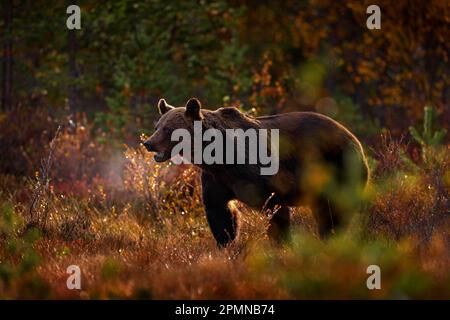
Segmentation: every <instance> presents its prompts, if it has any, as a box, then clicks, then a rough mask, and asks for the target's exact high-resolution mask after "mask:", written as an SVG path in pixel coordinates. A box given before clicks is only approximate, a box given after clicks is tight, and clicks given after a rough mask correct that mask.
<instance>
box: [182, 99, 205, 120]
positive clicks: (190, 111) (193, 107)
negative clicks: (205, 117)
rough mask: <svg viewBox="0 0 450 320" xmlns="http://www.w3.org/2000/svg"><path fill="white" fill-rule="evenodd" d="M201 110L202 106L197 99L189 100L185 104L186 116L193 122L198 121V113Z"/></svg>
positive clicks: (199, 116)
mask: <svg viewBox="0 0 450 320" xmlns="http://www.w3.org/2000/svg"><path fill="white" fill-rule="evenodd" d="M201 108H202V104H201V103H200V101H199V100H198V99H196V98H191V99H189V101H188V102H187V103H186V116H188V117H189V118H192V119H194V120H200V119H201V118H202V114H201V112H200V109H201Z"/></svg>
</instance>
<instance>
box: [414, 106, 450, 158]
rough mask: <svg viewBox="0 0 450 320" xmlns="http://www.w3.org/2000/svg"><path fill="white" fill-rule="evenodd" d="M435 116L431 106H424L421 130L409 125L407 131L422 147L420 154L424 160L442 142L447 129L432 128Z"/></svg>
mask: <svg viewBox="0 0 450 320" xmlns="http://www.w3.org/2000/svg"><path fill="white" fill-rule="evenodd" d="M435 117H436V114H435V111H434V109H433V107H430V106H425V108H424V117H423V129H422V132H419V131H418V130H417V129H416V128H414V127H409V132H410V133H411V135H412V137H413V138H414V139H415V140H416V141H417V142H418V143H419V144H420V145H421V147H422V156H423V159H424V161H425V162H427V160H428V159H429V157H430V152H432V151H433V149H435V148H436V147H438V146H440V145H441V144H442V143H443V141H444V138H445V135H446V134H447V129H445V128H440V129H436V130H434V129H433V122H434V120H435Z"/></svg>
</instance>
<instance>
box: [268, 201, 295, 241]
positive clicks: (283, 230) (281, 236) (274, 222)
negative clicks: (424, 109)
mask: <svg viewBox="0 0 450 320" xmlns="http://www.w3.org/2000/svg"><path fill="white" fill-rule="evenodd" d="M290 224H291V217H290V210H289V207H287V206H280V207H279V208H278V209H275V212H274V213H273V216H272V218H271V219H270V225H269V229H268V230H267V234H268V235H269V238H270V239H272V240H275V241H276V242H278V243H280V242H283V241H286V240H288V239H289V226H290Z"/></svg>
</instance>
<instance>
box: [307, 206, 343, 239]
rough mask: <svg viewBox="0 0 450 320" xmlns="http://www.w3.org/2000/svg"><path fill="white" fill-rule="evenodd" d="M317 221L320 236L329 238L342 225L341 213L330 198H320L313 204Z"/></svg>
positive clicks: (312, 208) (312, 207)
mask: <svg viewBox="0 0 450 320" xmlns="http://www.w3.org/2000/svg"><path fill="white" fill-rule="evenodd" d="M311 210H312V211H313V214H314V216H315V218H316V221H317V226H318V231H319V236H320V237H321V238H328V237H329V236H330V235H331V234H333V233H334V232H336V231H337V230H338V229H339V228H340V227H341V220H342V219H341V213H340V212H339V209H338V208H337V207H336V206H335V205H334V204H333V203H332V202H331V201H330V200H328V199H326V198H320V199H318V200H317V201H315V203H314V204H313V205H312V206H311Z"/></svg>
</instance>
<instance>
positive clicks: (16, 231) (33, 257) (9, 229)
mask: <svg viewBox="0 0 450 320" xmlns="http://www.w3.org/2000/svg"><path fill="white" fill-rule="evenodd" d="M1 214H2V215H1V216H0V257H1V258H0V259H2V260H1V263H0V288H1V287H4V288H5V289H6V290H15V289H17V286H19V287H21V286H23V287H21V288H22V289H24V290H23V292H21V294H23V295H24V296H23V297H27V296H28V294H29V297H33V296H40V297H46V296H47V295H48V287H47V286H46V285H45V284H44V283H43V282H42V279H41V277H40V276H39V275H37V274H36V268H37V266H38V265H39V264H40V261H41V257H40V256H39V255H38V253H37V252H36V250H35V249H34V243H35V242H36V241H37V240H38V239H39V238H40V232H39V231H38V230H37V229H35V228H33V227H30V228H24V224H23V220H22V219H21V218H20V216H18V215H17V213H16V212H15V211H14V209H13V207H12V206H11V204H9V203H4V204H3V205H2V208H1ZM27 290H30V291H28V292H27ZM6 292H8V291H6ZM1 297H2V296H1V292H0V298H1Z"/></svg>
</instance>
